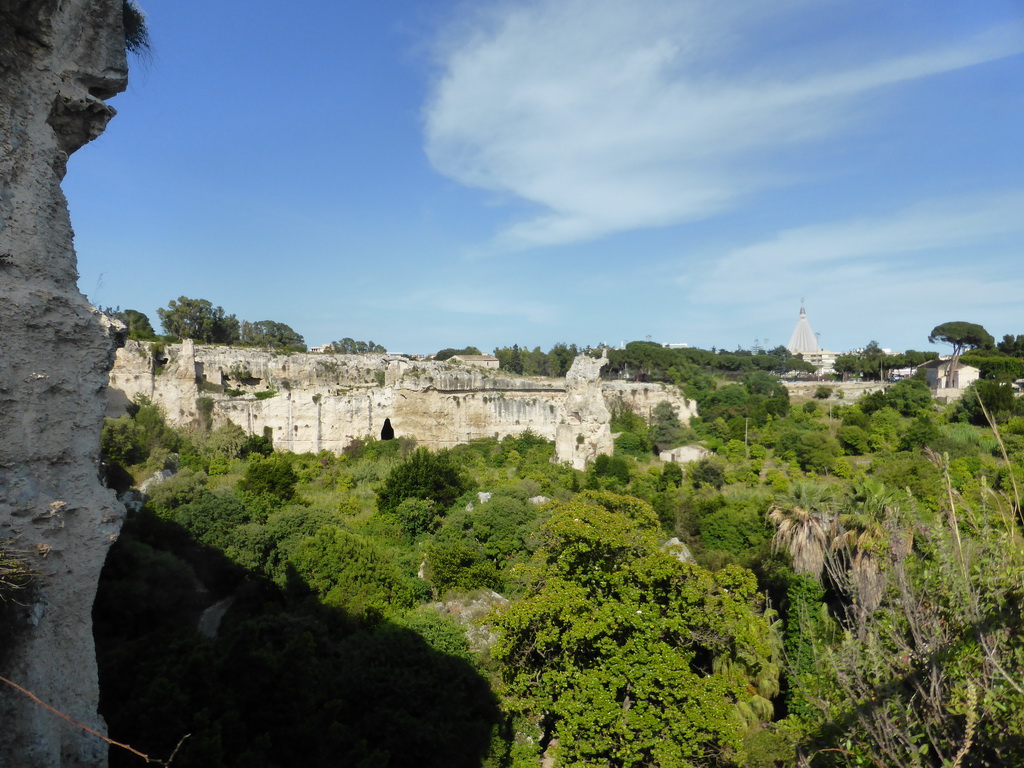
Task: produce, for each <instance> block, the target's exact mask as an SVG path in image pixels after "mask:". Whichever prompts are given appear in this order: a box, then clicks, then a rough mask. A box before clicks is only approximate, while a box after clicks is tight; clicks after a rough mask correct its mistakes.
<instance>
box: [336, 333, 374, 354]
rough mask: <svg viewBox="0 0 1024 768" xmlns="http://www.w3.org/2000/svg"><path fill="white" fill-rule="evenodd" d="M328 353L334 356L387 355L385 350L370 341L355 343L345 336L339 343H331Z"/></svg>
mask: <svg viewBox="0 0 1024 768" xmlns="http://www.w3.org/2000/svg"><path fill="white" fill-rule="evenodd" d="M330 351H331V352H332V353H334V354H336V355H371V354H380V355H383V354H387V350H386V349H385V348H384V347H382V346H381V345H380V344H375V343H374V342H372V341H356V340H355V339H350V338H349V337H348V336H346V337H345V338H344V339H342V340H341V341H332V342H331V343H330Z"/></svg>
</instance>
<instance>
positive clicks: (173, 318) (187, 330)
mask: <svg viewBox="0 0 1024 768" xmlns="http://www.w3.org/2000/svg"><path fill="white" fill-rule="evenodd" d="M156 313H157V315H159V316H160V324H161V325H163V327H164V331H165V332H166V333H167V334H168V335H170V336H176V337H177V338H179V339H194V340H195V341H198V342H201V343H204V344H234V343H236V342H237V341H238V340H239V326H238V318H237V317H235V316H234V315H229V314H227V313H225V312H224V308H223V307H215V306H213V304H211V303H210V302H209V301H207V300H206V299H190V298H188V297H187V296H180V297H178V298H177V299H176V300H175V299H171V301H170V302H169V303H168V304H167V306H166V307H165V308H161V309H158V310H157V311H156Z"/></svg>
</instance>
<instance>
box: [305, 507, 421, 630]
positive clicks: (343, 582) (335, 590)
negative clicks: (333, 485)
mask: <svg viewBox="0 0 1024 768" xmlns="http://www.w3.org/2000/svg"><path fill="white" fill-rule="evenodd" d="M289 562H290V563H291V565H292V566H293V567H294V568H295V570H296V572H297V573H298V574H299V575H300V576H301V577H302V578H303V579H305V581H306V583H307V584H309V586H310V587H312V589H313V590H314V591H315V592H316V593H317V594H318V595H320V596H321V598H322V599H323V602H324V603H325V604H326V605H329V606H332V607H335V608H341V609H343V610H345V611H346V612H347V613H349V614H350V615H352V616H355V617H357V618H360V619H369V620H374V619H377V618H380V617H382V616H386V615H388V614H390V613H394V612H395V611H397V610H400V609H403V608H408V607H410V606H411V605H412V602H413V592H412V589H411V587H410V585H409V583H408V580H407V579H406V578H405V577H403V576H402V573H401V572H400V571H399V570H398V568H397V566H396V565H395V564H394V562H393V561H392V560H391V559H390V558H389V557H387V556H386V555H385V554H384V553H383V552H382V551H380V549H378V548H377V547H376V546H375V545H373V544H372V543H371V542H369V541H367V540H366V539H364V538H362V537H360V536H356V535H355V534H353V533H349V532H348V531H345V530H343V529H341V528H339V527H337V526H332V525H328V526H324V527H322V528H320V529H319V530H318V531H317V532H316V533H315V534H314V535H313V536H310V537H308V538H305V539H303V540H302V541H300V542H299V543H298V544H297V545H296V547H295V549H294V550H293V551H292V553H291V555H290V556H289Z"/></svg>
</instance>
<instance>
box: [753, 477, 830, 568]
mask: <svg viewBox="0 0 1024 768" xmlns="http://www.w3.org/2000/svg"><path fill="white" fill-rule="evenodd" d="M768 519H769V520H771V521H772V522H773V523H774V524H775V525H776V526H777V530H776V531H775V537H774V539H773V544H774V546H775V548H776V549H779V548H785V549H786V550H787V551H788V552H789V556H790V558H791V559H792V561H793V570H794V571H796V572H797V573H807V574H810V575H811V576H813V577H814V578H815V579H818V580H820V579H821V571H822V569H823V568H824V567H825V555H826V553H827V552H828V549H829V544H830V542H831V540H832V538H833V532H834V530H835V523H836V519H835V512H834V511H833V499H832V492H831V490H830V489H829V488H828V486H825V485H821V484H819V483H815V482H813V481H811V480H797V481H796V482H794V483H793V486H792V487H791V488H790V490H789V492H788V493H786V494H784V495H782V496H780V497H779V499H777V500H776V502H775V503H774V504H773V505H772V507H771V508H770V509H769V510H768Z"/></svg>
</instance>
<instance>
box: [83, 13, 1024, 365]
mask: <svg viewBox="0 0 1024 768" xmlns="http://www.w3.org/2000/svg"><path fill="white" fill-rule="evenodd" d="M140 6H141V7H142V9H143V11H144V12H145V13H146V15H147V18H148V22H149V26H150V30H151V34H152V39H153V52H152V56H151V57H150V58H149V60H147V61H141V62H140V61H135V62H133V72H132V78H131V85H130V87H129V90H128V91H127V92H126V93H125V94H122V95H120V96H118V97H117V98H116V99H115V100H114V101H113V102H112V103H113V105H114V106H115V107H116V108H117V109H118V111H119V114H118V116H117V117H116V118H115V119H114V120H113V121H112V122H111V124H110V126H109V127H108V129H107V131H106V133H105V134H104V135H103V136H101V137H100V138H99V139H98V140H97V141H95V142H94V143H92V144H90V145H88V146H86V147H85V148H83V149H82V150H80V151H79V152H78V153H77V154H76V155H75V156H73V157H72V159H71V163H70V165H69V173H68V176H67V179H66V181H65V184H64V187H65V191H66V192H67V196H68V199H69V203H70V206H71V216H72V222H73V224H74V227H75V231H76V247H77V250H78V257H79V271H80V276H81V277H80V282H79V285H80V287H81V289H82V291H83V292H84V293H85V294H86V295H87V296H88V297H89V298H90V299H91V300H92V301H93V302H94V303H97V304H101V305H104V306H120V307H122V308H133V309H138V310H141V311H143V312H145V313H147V314H148V315H149V316H150V318H151V320H152V321H153V324H154V326H157V327H158V319H157V315H156V309H157V308H158V307H162V306H166V304H167V302H168V301H169V300H171V299H173V298H177V297H178V296H181V295H185V296H189V297H192V298H205V299H208V300H210V301H212V302H213V303H214V304H215V305H220V306H223V307H224V309H225V310H227V311H228V312H229V313H233V314H236V315H237V316H238V317H239V319H246V320H275V321H278V322H283V323H287V324H288V325H290V326H292V327H293V328H294V329H295V330H296V331H298V332H299V333H301V334H303V335H304V336H305V339H306V342H307V343H308V344H311V345H313V344H320V343H325V342H328V341H331V340H334V339H341V338H343V337H352V338H356V339H362V340H370V339H372V340H373V341H375V342H377V343H380V344H383V345H384V346H386V347H387V348H388V349H389V350H391V351H395V352H421V353H427V352H433V351H436V350H438V349H440V348H443V347H450V346H453V347H461V346H464V345H470V344H471V345H475V346H477V347H479V348H480V349H481V350H484V351H490V350H492V349H493V348H494V347H496V346H505V345H511V344H513V343H518V344H520V345H528V346H530V347H533V346H536V345H539V346H541V347H542V348H544V349H547V348H549V347H550V346H551V345H552V344H554V343H556V342H559V341H565V342H575V343H578V344H581V345H589V344H597V343H599V342H606V343H612V344H617V343H620V342H621V341H623V340H633V339H645V338H647V337H650V338H652V339H653V340H655V341H661V342H685V343H689V344H691V345H694V346H702V347H708V348H710V347H712V346H715V347H719V348H726V349H735V348H737V347H744V348H750V347H751V346H753V345H755V344H767V345H768V346H776V345H779V344H785V343H786V342H787V341H788V340H789V336H790V333H791V332H792V330H793V327H794V325H795V323H796V320H797V317H798V312H799V308H800V302H801V299H804V300H805V302H806V307H807V312H808V317H809V319H810V322H811V325H812V326H813V328H814V330H815V331H817V332H818V333H819V335H820V341H821V343H822V345H823V346H824V347H826V348H828V349H832V350H836V351H845V350H848V349H852V348H856V347H860V346H863V345H864V344H866V343H867V342H868V341H870V340H877V341H878V342H879V343H880V344H881V345H882V346H883V347H888V348H893V349H897V350H903V349H907V348H915V349H928V348H930V347H929V345H928V344H927V336H928V332H929V331H930V330H931V329H932V327H933V326H935V325H937V324H939V323H941V322H945V321H948V320H967V321H970V322H977V323H981V324H982V325H984V326H985V327H986V328H987V329H988V330H989V332H990V333H992V334H993V335H995V336H996V338H997V339H998V338H1000V337H1001V336H1002V335H1003V334H1005V333H1014V334H1018V333H1019V334H1024V311H1022V310H1024V139H1022V137H1024V130H1022V129H1024V2H1021V0H986V2H978V3H936V2H934V0H903V1H901V2H895V3H894V2H892V0H856V1H852V0H851V1H850V2H846V1H840V0H776V1H775V2H772V3H765V2H763V1H762V0H757V1H755V0H733V1H732V2H729V3H722V2H720V1H719V0H699V1H697V0H643V1H642V2H641V1H636V0H634V1H633V2H625V1H624V0H619V1H612V0H533V1H530V2H526V1H524V0H516V1H514V2H506V1H504V0H495V1H494V2H487V3H464V2H451V1H450V0H432V1H431V2H429V3H428V2H413V1H412V0H393V1H392V2H387V3H381V2H369V0H346V2H340V3H339V2H327V1H326V0H310V1H309V2H305V3H297V4H285V3H281V2H280V1H279V0H274V2H269V1H268V0H247V1H246V2H244V3H242V2H239V1H238V0H220V1H219V2H216V3H211V2H208V0H204V1H203V2H200V1H199V0H140ZM158 330H159V327H158Z"/></svg>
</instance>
